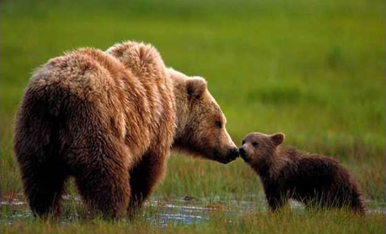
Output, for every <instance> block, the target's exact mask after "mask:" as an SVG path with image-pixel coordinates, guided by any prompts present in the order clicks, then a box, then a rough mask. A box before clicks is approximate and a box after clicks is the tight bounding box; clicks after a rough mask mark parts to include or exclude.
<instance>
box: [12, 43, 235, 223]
mask: <svg viewBox="0 0 386 234" xmlns="http://www.w3.org/2000/svg"><path fill="white" fill-rule="evenodd" d="M177 74H178V75H177ZM203 83H204V84H205V87H203V86H202V84H203ZM193 93H194V94H195V95H194V97H193ZM197 105H200V106H202V107H205V108H212V109H213V111H212V112H210V113H201V112H200V111H199V110H197V107H196V106H197ZM213 116H216V118H220V119H221V120H223V121H224V119H225V117H224V115H223V114H222V112H221V110H220V108H219V107H218V105H217V103H216V102H215V101H214V99H213V98H212V97H211V95H210V94H209V92H208V90H207V88H206V82H205V80H204V79H202V78H190V77H187V76H186V75H184V74H182V73H178V72H176V71H174V70H172V69H170V68H166V67H165V65H164V63H163V60H162V58H161V56H160V55H159V53H158V51H157V50H156V49H155V48H154V47H153V46H151V45H148V44H143V43H137V42H125V43H121V44H117V45H115V46H113V47H111V48H110V49H108V50H107V51H106V52H103V51H100V50H97V49H92V48H85V49H80V50H76V51H73V52H70V53H67V54H65V55H63V56H61V57H57V58H54V59H51V60H50V61H48V62H47V63H46V64H45V65H43V66H42V67H40V68H39V69H38V70H37V71H36V72H35V73H34V75H33V76H32V78H31V80H30V83H29V85H28V87H27V90H26V92H25V94H24V97H23V100H22V103H21V107H20V109H19V111H18V114H17V121H16V129H15V139H14V148H15V153H16V158H17V161H18V163H19V166H20V171H21V174H22V179H23V184H24V191H25V195H26V197H27V199H28V202H29V205H30V207H31V209H32V211H33V213H34V214H35V215H37V216H41V217H46V216H48V215H50V214H52V212H53V213H54V214H58V213H59V212H60V201H61V195H62V193H63V191H64V185H65V181H66V180H67V178H68V177H69V176H74V177H75V180H76V184H77V187H78V190H79V192H80V194H81V196H82V197H83V199H84V201H85V202H86V203H88V204H89V205H90V206H91V207H92V208H94V209H96V210H98V211H100V212H102V214H103V215H104V216H105V217H109V218H116V217H121V216H122V215H123V214H125V213H126V211H127V210H129V211H134V210H136V209H137V208H138V207H140V206H141V204H142V203H143V201H144V200H146V199H147V198H148V197H149V195H150V194H151V193H152V191H153V190H154V188H155V187H156V185H157V183H158V182H159V181H160V180H161V179H162V178H163V175H164V172H165V169H166V159H167V156H168V155H169V152H170V149H171V147H172V144H173V142H176V143H178V144H176V146H177V147H178V148H181V149H183V150H186V151H188V152H190V153H193V154H199V155H201V156H202V157H205V158H208V159H214V160H217V161H221V162H230V161H232V160H233V159H234V158H235V157H236V156H237V155H236V154H235V145H234V143H233V142H232V140H231V139H230V137H229V135H228V134H227V133H226V130H225V122H224V125H223V126H222V128H218V127H216V124H215V122H214V121H213V123H212V125H209V124H207V122H208V120H212V119H213V118H214V117H213ZM192 119H194V120H192ZM189 124H191V125H189ZM201 125H205V131H204V132H200V131H203V127H202V126H201ZM210 129H213V130H214V131H217V135H214V134H210V135H208V134H209V133H211V132H209V130H210ZM198 136H199V137H205V139H206V140H205V141H200V140H198V139H197V137H198ZM219 136H226V138H222V139H223V141H222V142H219V141H218V138H219ZM187 138H188V139H187ZM179 142H183V143H181V144H180V143H179ZM208 148H210V149H211V150H212V151H216V152H217V154H216V155H215V156H216V157H214V156H213V152H209V150H207V149H208Z"/></svg>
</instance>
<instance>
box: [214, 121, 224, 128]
mask: <svg viewBox="0 0 386 234" xmlns="http://www.w3.org/2000/svg"><path fill="white" fill-rule="evenodd" d="M214 124H215V126H216V127H217V128H222V123H221V121H216V122H215V123H214Z"/></svg>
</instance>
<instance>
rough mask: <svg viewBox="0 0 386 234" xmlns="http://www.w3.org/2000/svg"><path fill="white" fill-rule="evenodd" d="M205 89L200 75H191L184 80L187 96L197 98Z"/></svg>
mask: <svg viewBox="0 0 386 234" xmlns="http://www.w3.org/2000/svg"><path fill="white" fill-rule="evenodd" d="M205 90H206V81H205V80H204V78H202V77H198V76H195V77H192V78H190V79H188V80H187V81H186V91H187V92H188V95H189V98H196V99H199V98H201V96H202V95H203V93H204V92H205Z"/></svg>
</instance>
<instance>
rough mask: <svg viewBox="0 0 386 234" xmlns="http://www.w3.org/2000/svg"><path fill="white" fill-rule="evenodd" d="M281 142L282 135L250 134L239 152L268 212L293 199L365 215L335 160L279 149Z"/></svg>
mask: <svg viewBox="0 0 386 234" xmlns="http://www.w3.org/2000/svg"><path fill="white" fill-rule="evenodd" d="M283 141H284V134H282V133H277V134H274V135H265V134H262V133H251V134H248V135H247V136H246V137H245V138H244V140H243V142H242V146H241V148H240V155H241V157H242V158H243V159H244V161H245V162H246V163H248V164H249V165H250V166H251V167H252V168H253V169H254V170H255V172H256V173H257V174H258V175H259V177H260V179H261V182H262V183H263V186H264V191H265V194H266V198H267V200H268V205H269V207H270V209H271V210H272V211H276V210H278V209H279V208H281V207H282V206H284V205H285V204H286V202H287V200H288V199H295V200H297V201H300V202H303V203H305V204H306V206H307V207H315V206H319V207H326V208H343V207H347V208H350V209H352V210H353V211H354V212H356V213H360V214H363V213H364V212H365V211H364V206H363V203H362V200H361V193H360V190H359V187H358V185H357V183H356V181H355V180H354V179H353V177H352V176H351V174H350V173H349V172H348V171H347V170H346V169H345V168H343V167H342V166H341V165H340V164H339V163H338V162H337V161H336V160H334V159H332V158H329V157H326V156H321V155H316V154H308V153H304V152H299V151H297V150H296V149H293V148H284V147H280V145H281V143H282V142H283Z"/></svg>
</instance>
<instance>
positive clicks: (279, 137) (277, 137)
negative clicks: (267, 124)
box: [271, 132, 285, 145]
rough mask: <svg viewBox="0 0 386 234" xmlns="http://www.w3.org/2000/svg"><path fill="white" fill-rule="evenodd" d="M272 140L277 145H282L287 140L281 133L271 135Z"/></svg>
mask: <svg viewBox="0 0 386 234" xmlns="http://www.w3.org/2000/svg"><path fill="white" fill-rule="evenodd" d="M271 139H272V141H273V143H274V144H275V145H281V143H283V141H284V139H285V135H284V133H281V132H279V133H276V134H273V135H271Z"/></svg>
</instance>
